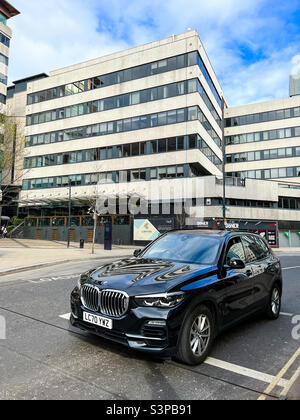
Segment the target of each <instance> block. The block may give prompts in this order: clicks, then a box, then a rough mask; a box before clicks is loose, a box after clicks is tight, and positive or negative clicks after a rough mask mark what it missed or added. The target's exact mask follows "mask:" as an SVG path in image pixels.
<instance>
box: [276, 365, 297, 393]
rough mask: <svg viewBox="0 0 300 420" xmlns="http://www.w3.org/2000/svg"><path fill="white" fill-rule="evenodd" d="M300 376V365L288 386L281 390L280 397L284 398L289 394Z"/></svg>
mask: <svg viewBox="0 0 300 420" xmlns="http://www.w3.org/2000/svg"><path fill="white" fill-rule="evenodd" d="M299 376H300V366H299V367H298V369H297V370H296V372H295V373H294V375H293V376H292V377H291V379H290V380H289V382H288V384H287V386H286V387H285V388H284V390H283V391H282V392H281V394H280V396H279V399H283V398H285V397H286V396H287V394H288V392H289V391H290V389H291V388H292V386H293V385H294V383H295V382H296V380H297V379H298V377H299Z"/></svg>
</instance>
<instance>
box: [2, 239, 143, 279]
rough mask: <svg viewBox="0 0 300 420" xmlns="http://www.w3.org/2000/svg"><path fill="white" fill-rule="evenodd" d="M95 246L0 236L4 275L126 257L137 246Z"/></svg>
mask: <svg viewBox="0 0 300 420" xmlns="http://www.w3.org/2000/svg"><path fill="white" fill-rule="evenodd" d="M91 247H92V244H90V243H87V244H85V246H84V249H80V248H79V243H71V244H70V248H67V244H66V242H59V241H42V240H33V239H0V276H3V275H6V274H11V273H15V272H20V271H27V270H33V269H37V268H41V267H45V266H51V265H56V264H62V263H66V262H75V261H81V260H82V261H86V260H94V259H95V260H97V259H98V260H99V259H103V258H106V259H107V258H123V257H127V256H129V255H132V253H133V250H134V249H135V248H136V247H134V246H121V245H120V246H119V245H118V246H117V245H114V246H113V249H112V250H111V251H106V250H104V246H103V245H100V244H96V245H95V253H94V254H92V249H91Z"/></svg>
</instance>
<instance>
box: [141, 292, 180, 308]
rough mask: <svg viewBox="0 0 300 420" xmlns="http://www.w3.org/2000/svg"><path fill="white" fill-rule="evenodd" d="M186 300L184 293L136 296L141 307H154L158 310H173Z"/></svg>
mask: <svg viewBox="0 0 300 420" xmlns="http://www.w3.org/2000/svg"><path fill="white" fill-rule="evenodd" d="M183 299H184V293H183V292H174V293H161V294H155V295H144V296H136V297H135V300H136V303H137V304H138V305H139V306H153V307H156V308H173V307H174V306H176V305H178V304H179V303H180V302H182V301H183Z"/></svg>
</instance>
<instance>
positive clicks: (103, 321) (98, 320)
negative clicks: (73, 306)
mask: <svg viewBox="0 0 300 420" xmlns="http://www.w3.org/2000/svg"><path fill="white" fill-rule="evenodd" d="M83 320H84V321H85V322H88V323H90V324H94V325H97V326H98V327H103V328H108V329H109V330H112V327H113V325H112V319H109V318H104V317H103V316H99V315H93V314H90V313H88V312H83Z"/></svg>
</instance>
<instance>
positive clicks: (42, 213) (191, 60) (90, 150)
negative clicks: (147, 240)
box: [9, 31, 300, 246]
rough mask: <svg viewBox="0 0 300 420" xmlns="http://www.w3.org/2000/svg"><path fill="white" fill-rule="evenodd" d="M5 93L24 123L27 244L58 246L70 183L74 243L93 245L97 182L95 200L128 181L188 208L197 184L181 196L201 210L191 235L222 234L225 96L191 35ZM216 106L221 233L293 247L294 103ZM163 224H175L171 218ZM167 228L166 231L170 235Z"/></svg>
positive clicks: (135, 189)
mask: <svg viewBox="0 0 300 420" xmlns="http://www.w3.org/2000/svg"><path fill="white" fill-rule="evenodd" d="M10 89H12V90H11V95H10V98H9V103H10V104H11V106H12V108H13V109H14V110H17V112H18V113H20V116H23V115H25V116H26V126H25V128H24V132H25V137H26V147H25V150H24V156H23V157H24V158H25V159H24V169H23V176H22V177H23V188H22V191H21V194H20V199H19V211H20V212H21V213H22V214H23V215H27V216H28V220H29V222H28V224H27V226H26V229H25V231H26V232H27V233H28V235H30V237H34V235H35V232H37V230H38V231H39V233H38V235H39V237H40V238H48V239H49V238H50V239H51V237H53V238H54V237H59V238H60V239H62V238H63V237H64V236H65V235H66V232H67V229H66V220H67V218H66V216H67V205H68V200H69V190H68V182H69V180H70V181H71V184H72V216H74V217H75V218H76V217H77V218H78V219H76V220H75V219H74V220H75V222H74V223H75V225H76V226H74V229H73V230H74V239H76V238H77V239H78V238H79V237H80V235H81V236H82V235H83V236H84V237H86V236H87V235H88V237H89V238H90V232H89V231H90V230H91V229H90V228H87V227H85V226H86V225H85V223H88V224H89V226H90V221H88V222H86V221H85V219H84V218H85V217H86V212H87V208H88V206H89V202H90V201H93V200H94V199H95V197H97V196H99V187H98V186H97V182H98V181H101V180H102V181H103V180H105V182H104V181H103V182H104V184H103V185H102V187H103V191H102V190H101V191H102V192H101V193H102V194H103V195H105V194H107V196H109V195H111V194H115V195H117V196H118V194H119V195H120V191H122V188H123V184H122V183H123V181H124V176H125V180H126V183H125V184H126V187H128V185H129V190H130V192H129V196H130V194H133V193H135V194H138V195H139V196H140V197H143V198H146V199H149V200H150V201H151V200H152V201H153V202H155V203H160V204H161V205H162V204H163V203H165V202H166V201H167V199H166V196H165V195H164V194H165V191H164V186H165V185H168V186H170V185H171V188H172V189H173V198H172V200H171V201H172V203H173V204H174V203H175V202H176V203H177V202H181V201H182V200H183V198H184V197H183V195H182V190H181V182H182V180H183V179H186V180H190V179H193V178H197V179H199V180H201V182H202V184H201V187H199V188H201V190H198V192H197V193H194V192H189V193H188V194H187V193H186V194H185V197H186V198H189V199H193V200H196V199H197V198H199V196H200V197H201V199H202V202H201V204H199V203H197V204H196V206H194V207H195V208H197V207H198V210H199V211H198V214H201V218H199V217H198V218H196V219H194V220H193V222H194V225H195V226H198V227H203V228H217V227H219V224H220V220H221V219H222V217H223V202H222V195H223V189H222V161H223V151H222V129H221V118H222V109H221V101H222V99H223V98H224V94H223V92H222V88H221V86H220V84H219V82H218V79H217V77H216V75H215V72H214V70H213V68H212V66H211V63H210V61H209V58H208V56H207V54H206V52H205V49H204V47H203V44H202V43H201V41H200V39H199V36H198V34H197V32H196V31H188V32H186V33H183V34H180V35H174V36H172V37H169V38H166V39H163V40H160V41H156V42H152V43H149V44H146V45H142V46H139V47H135V48H132V49H129V50H125V51H122V52H119V53H115V54H111V55H108V56H105V57H100V58H97V59H94V60H90V61H88V62H84V63H79V64H75V65H73V66H69V67H66V68H63V69H57V70H54V71H52V72H50V74H49V75H46V74H44V75H37V76H33V77H32V78H28V79H24V80H21V81H18V82H15V86H14V88H10ZM224 104H225V111H224V113H225V120H224V124H225V130H224V135H225V140H226V150H225V155H226V161H225V164H226V165H225V172H226V175H227V177H226V217H227V221H226V223H227V227H229V228H231V227H233V228H236V227H237V226H238V227H239V228H240V229H242V230H247V229H249V230H251V231H256V230H258V231H260V232H261V234H263V235H266V238H267V239H268V240H269V242H270V243H271V244H272V245H273V246H278V244H279V238H280V237H281V240H282V242H283V243H286V238H287V237H288V235H287V233H288V232H292V234H293V235H294V234H295V235H296V236H295V237H296V239H295V240H293V241H291V240H289V241H288V243H289V244H290V243H291V242H293V243H295V241H296V242H297V240H298V236H297V232H298V230H299V232H300V218H299V211H300V184H299V183H298V180H299V178H298V169H297V168H298V167H299V175H300V144H299V141H300V131H299V130H300V96H291V97H289V98H285V99H281V100H275V101H269V102H264V103H260V104H250V105H245V106H240V107H232V108H230V107H228V105H227V102H226V100H225V99H224ZM249 115H250V116H251V118H250V120H248V116H249ZM243 118H245V119H243ZM120 127H121V128H120ZM236 139H238V141H236ZM280 140H281V141H280ZM154 143H155V144H154ZM166 145H167V146H166ZM282 149H284V155H283V151H282ZM275 152H276V156H274V153H275ZM288 168H292V169H291V170H290V169H288ZM276 174H277V176H275V175H276ZM150 181H151V182H150ZM125 184H124V185H125ZM150 185H151V188H152V195H151V197H150V193H149V186H150ZM104 191H105V192H104ZM119 214H121V213H119ZM122 215H127V217H128V214H127V213H126V212H125V213H122ZM161 215H162V214H161V209H160V210H159V214H158V216H157V217H160V216H161ZM57 217H61V218H62V219H60V220H59V221H57V220H56V218H57ZM139 217H142V216H139ZM145 217H146V216H145ZM164 217H166V218H170V217H173V218H174V220H175V219H176V216H175V215H174V214H173V213H172V212H171V213H170V214H167V215H166V214H164ZM63 218H64V220H63ZM133 219H134V218H133V216H130V219H127V221H126V226H124V234H123V238H125V239H124V241H125V242H124V243H126V242H128V241H131V240H132V237H131V236H132V228H133V226H132V223H133ZM79 220H80V222H79ZM128 220H129V221H128ZM174 220H173V222H172V223H171V222H170V225H172V226H177V225H178V223H179V222H178V220H177V222H178V223H177V222H176V220H175V222H174ZM201 220H202V221H201ZM60 223H61V225H59V226H58V224H60ZM52 224H53V225H52ZM298 224H299V225H298ZM57 227H58V232H56V231H57ZM258 227H260V228H258ZM118 229H119V228H118ZM53 231H55V233H53ZM99 235H100V234H99ZM130 238H131V239H130ZM98 239H99V241H100V240H102V239H101V238H100V236H99V237H98ZM279 245H280V244H279ZM284 246H288V245H286V244H285V245H284ZM289 246H291V245H289Z"/></svg>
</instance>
